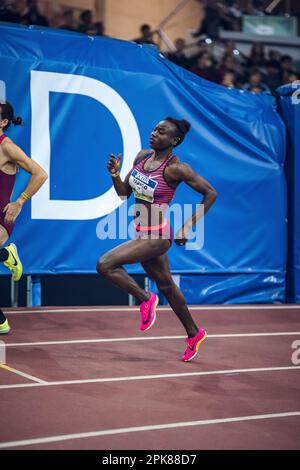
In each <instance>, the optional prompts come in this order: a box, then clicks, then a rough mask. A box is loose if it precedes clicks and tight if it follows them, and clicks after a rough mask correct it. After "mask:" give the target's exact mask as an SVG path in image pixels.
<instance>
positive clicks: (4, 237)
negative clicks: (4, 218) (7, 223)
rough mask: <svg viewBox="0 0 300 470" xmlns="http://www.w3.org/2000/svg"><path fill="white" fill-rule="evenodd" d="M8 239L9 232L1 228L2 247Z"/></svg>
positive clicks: (0, 243)
mask: <svg viewBox="0 0 300 470" xmlns="http://www.w3.org/2000/svg"><path fill="white" fill-rule="evenodd" d="M7 240H8V236H7V233H5V232H4V231H2V230H0V248H1V247H3V245H4V244H5V243H6V242H7Z"/></svg>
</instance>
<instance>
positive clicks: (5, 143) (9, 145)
mask: <svg viewBox="0 0 300 470" xmlns="http://www.w3.org/2000/svg"><path fill="white" fill-rule="evenodd" d="M16 148H17V146H16V144H15V143H14V142H13V141H12V140H11V139H10V138H9V137H7V136H5V139H3V140H2V143H1V150H2V151H3V153H4V154H5V155H7V156H9V155H11V154H12V153H13V152H14V150H15V149H16Z"/></svg>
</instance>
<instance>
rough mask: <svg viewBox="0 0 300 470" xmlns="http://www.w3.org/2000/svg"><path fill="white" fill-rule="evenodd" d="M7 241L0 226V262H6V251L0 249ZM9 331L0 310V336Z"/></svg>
mask: <svg viewBox="0 0 300 470" xmlns="http://www.w3.org/2000/svg"><path fill="white" fill-rule="evenodd" d="M7 240H8V233H7V231H6V230H5V228H4V227H2V225H0V261H2V262H3V261H6V260H7V259H8V256H9V252H8V251H7V250H6V248H1V247H2V245H4V243H5V242H6V241H7ZM9 330H10V327H9V324H8V321H7V320H6V317H5V315H4V313H3V311H2V310H1V309H0V334H5V333H8V332H9Z"/></svg>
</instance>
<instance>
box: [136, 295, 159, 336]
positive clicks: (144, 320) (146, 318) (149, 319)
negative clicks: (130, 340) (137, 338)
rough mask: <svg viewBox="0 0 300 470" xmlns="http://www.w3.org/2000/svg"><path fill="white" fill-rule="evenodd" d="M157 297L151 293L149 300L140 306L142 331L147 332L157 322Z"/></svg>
mask: <svg viewBox="0 0 300 470" xmlns="http://www.w3.org/2000/svg"><path fill="white" fill-rule="evenodd" d="M158 300H159V299H158V297H157V295H155V294H153V292H150V298H149V300H147V301H145V302H142V303H141V305H140V312H141V326H140V330H141V331H146V330H149V328H151V326H153V325H154V323H155V320H156V306H157V304H158Z"/></svg>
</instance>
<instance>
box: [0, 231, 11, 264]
mask: <svg viewBox="0 0 300 470" xmlns="http://www.w3.org/2000/svg"><path fill="white" fill-rule="evenodd" d="M7 240H8V233H7V231H6V229H5V228H4V227H3V226H2V225H0V261H2V262H3V261H6V260H7V258H8V255H9V253H8V251H7V250H6V248H2V246H3V245H4V243H6V242H7Z"/></svg>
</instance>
